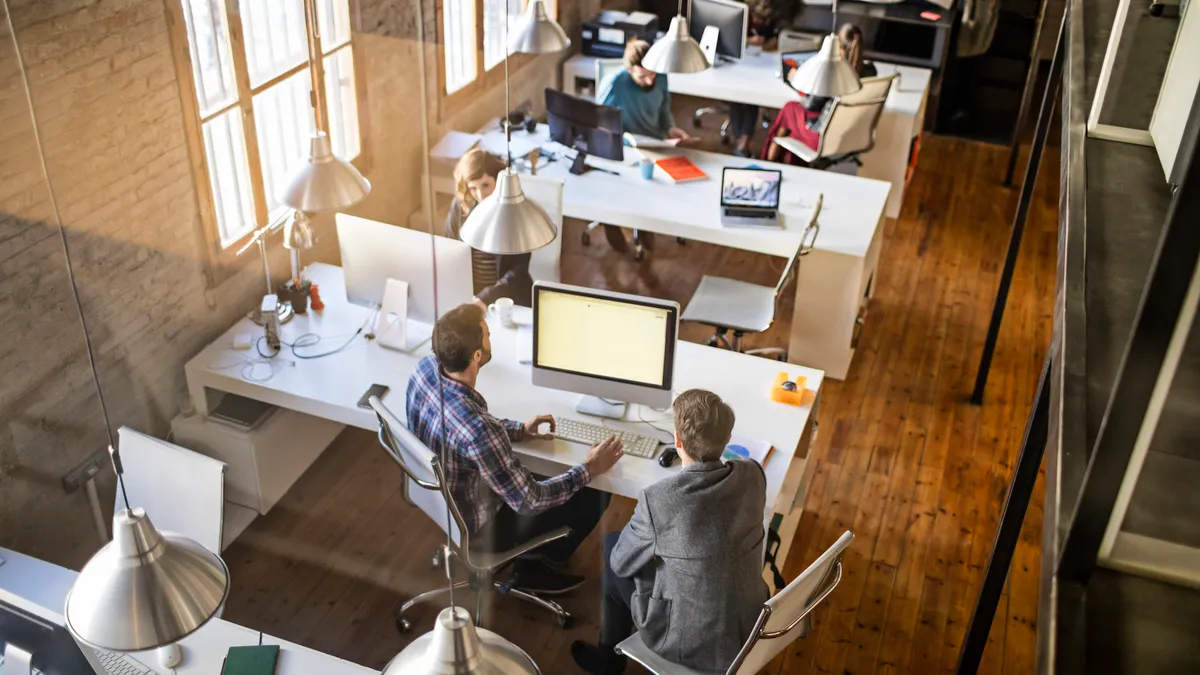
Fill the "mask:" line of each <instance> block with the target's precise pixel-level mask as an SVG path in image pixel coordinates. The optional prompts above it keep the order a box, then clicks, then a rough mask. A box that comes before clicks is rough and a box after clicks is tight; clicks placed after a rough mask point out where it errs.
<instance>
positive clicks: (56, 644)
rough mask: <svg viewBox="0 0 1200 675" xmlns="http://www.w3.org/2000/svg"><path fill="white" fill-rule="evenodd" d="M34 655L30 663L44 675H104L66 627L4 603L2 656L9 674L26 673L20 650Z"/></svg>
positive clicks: (0, 629)
mask: <svg viewBox="0 0 1200 675" xmlns="http://www.w3.org/2000/svg"><path fill="white" fill-rule="evenodd" d="M17 650H21V651H22V652H24V653H25V654H31V655H32V656H33V659H32V662H31V663H30V664H29V665H30V666H31V667H32V668H35V669H37V671H39V672H41V673H43V674H44V675H81V674H84V673H102V672H104V671H103V670H101V669H99V668H98V666H99V663H98V662H97V663H93V662H92V661H91V660H90V659H88V657H87V656H85V655H84V651H83V650H84V648H83V647H81V646H80V645H79V643H77V642H75V638H73V637H71V634H70V633H69V632H67V629H66V628H65V627H63V626H62V625H60V624H58V623H56V622H55V621H51V620H49V619H47V618H45V617H42V616H38V615H36V614H33V613H30V612H27V611H25V610H23V609H21V608H18V607H16V606H14V605H11V604H9V603H7V602H4V601H3V600H0V655H4V658H3V661H4V668H3V672H4V674H5V675H30V670H29V669H26V670H25V672H22V668H21V659H20V657H19V656H18V651H17Z"/></svg>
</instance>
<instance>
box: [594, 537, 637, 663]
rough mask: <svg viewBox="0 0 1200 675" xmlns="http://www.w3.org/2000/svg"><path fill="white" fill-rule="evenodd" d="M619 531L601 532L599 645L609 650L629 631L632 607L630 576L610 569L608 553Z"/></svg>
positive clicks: (625, 636)
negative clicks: (624, 575)
mask: <svg viewBox="0 0 1200 675" xmlns="http://www.w3.org/2000/svg"><path fill="white" fill-rule="evenodd" d="M620 537H621V533H620V532H610V533H608V534H607V535H605V536H604V547H603V548H604V576H603V578H602V581H601V588H603V590H604V599H603V601H602V603H603V604H602V605H601V607H600V649H602V650H607V651H612V649H613V648H614V647H616V646H617V645H618V644H620V642H621V641H622V640H624V639H625V638H627V637H629V636H630V635H633V610H632V609H630V602H631V600H630V599H631V598H632V597H633V591H634V585H633V579H630V578H626V577H619V576H617V575H616V573H615V572H613V571H612V567H611V566H610V565H609V564H608V558H609V556H610V555H612V550H613V548H614V547H615V546H616V545H617V540H618V539H619V538H620Z"/></svg>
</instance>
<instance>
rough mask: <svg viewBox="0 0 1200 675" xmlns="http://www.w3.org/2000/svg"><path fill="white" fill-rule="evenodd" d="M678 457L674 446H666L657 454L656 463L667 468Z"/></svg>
mask: <svg viewBox="0 0 1200 675" xmlns="http://www.w3.org/2000/svg"><path fill="white" fill-rule="evenodd" d="M678 457H679V453H678V452H676V451H675V448H667V449H666V450H663V451H662V454H661V455H659V456H658V463H659V464H660V465H662V466H664V467H667V468H668V469H669V468H671V465H672V464H674V463H675V460H676V459H678Z"/></svg>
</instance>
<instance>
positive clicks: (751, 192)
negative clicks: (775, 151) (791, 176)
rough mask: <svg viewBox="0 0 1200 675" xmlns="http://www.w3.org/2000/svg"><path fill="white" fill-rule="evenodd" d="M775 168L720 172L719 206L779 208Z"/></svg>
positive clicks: (780, 178)
mask: <svg viewBox="0 0 1200 675" xmlns="http://www.w3.org/2000/svg"><path fill="white" fill-rule="evenodd" d="M782 180H783V173H782V172H780V171H777V170H775V169H733V168H728V167H726V168H725V170H724V171H722V172H721V206H739V207H751V208H763V209H778V208H779V183H780V182H781V181H782Z"/></svg>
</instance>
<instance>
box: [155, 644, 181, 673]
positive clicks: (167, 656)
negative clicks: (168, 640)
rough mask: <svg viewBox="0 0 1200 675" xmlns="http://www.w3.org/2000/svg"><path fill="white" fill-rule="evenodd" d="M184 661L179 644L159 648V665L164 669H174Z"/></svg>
mask: <svg viewBox="0 0 1200 675" xmlns="http://www.w3.org/2000/svg"><path fill="white" fill-rule="evenodd" d="M182 661H183V650H182V649H180V648H179V645H177V644H169V645H164V646H162V647H159V648H158V665H160V666H162V667H163V668H174V667H176V666H178V665H179V664H180V663H181V662H182Z"/></svg>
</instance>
